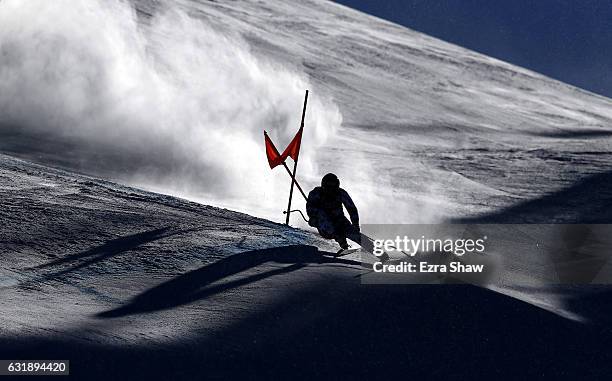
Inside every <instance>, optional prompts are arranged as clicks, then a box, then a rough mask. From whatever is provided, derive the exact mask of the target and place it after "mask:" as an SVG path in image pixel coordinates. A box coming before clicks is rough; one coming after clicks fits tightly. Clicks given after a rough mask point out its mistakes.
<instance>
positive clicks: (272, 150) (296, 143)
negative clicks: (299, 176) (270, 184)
mask: <svg viewBox="0 0 612 381" xmlns="http://www.w3.org/2000/svg"><path fill="white" fill-rule="evenodd" d="M303 129H304V127H300V129H299V130H298V132H297V134H295V136H294V137H293V140H291V143H289V145H288V146H287V148H285V150H284V151H283V153H282V154H279V153H278V150H277V149H276V147H275V146H274V143H272V140H271V139H270V137H269V136H268V133H267V132H266V131H264V138H265V140H266V156H267V157H268V164H270V168H274V167H276V166H277V165H279V164H282V163H283V162H284V161H285V160H287V158H288V157H291V158H292V159H293V160H294V161H296V160H297V159H298V156H299V154H300V145H301V144H302V130H303Z"/></svg>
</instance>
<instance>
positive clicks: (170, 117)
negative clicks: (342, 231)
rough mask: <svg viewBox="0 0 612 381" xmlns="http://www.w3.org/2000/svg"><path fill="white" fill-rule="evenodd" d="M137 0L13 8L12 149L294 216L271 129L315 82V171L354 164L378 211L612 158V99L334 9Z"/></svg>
mask: <svg viewBox="0 0 612 381" xmlns="http://www.w3.org/2000/svg"><path fill="white" fill-rule="evenodd" d="M133 4H134V5H135V6H136V10H137V11H134V10H130V8H129V7H126V6H121V5H117V4H116V3H115V2H98V1H93V0H92V1H77V2H72V1H64V0H62V1H57V2H53V3H48V2H44V1H38V2H36V1H32V2H28V3H23V2H16V1H3V3H2V9H1V10H0V16H2V15H3V16H4V18H3V20H2V21H3V22H2V23H0V24H1V25H3V27H2V29H0V37H1V38H0V41H3V43H2V50H3V52H5V54H4V57H5V59H4V63H5V65H4V69H3V71H2V73H1V75H2V81H0V84H1V85H0V86H2V88H0V90H1V91H0V94H2V95H1V96H0V110H2V113H0V115H1V116H0V118H1V119H0V133H1V134H2V139H0V148H1V149H2V150H4V151H5V152H11V153H13V154H18V155H21V156H23V157H28V158H31V159H34V160H38V161H40V162H47V163H50V162H53V163H55V164H59V165H62V166H65V167H69V168H77V169H79V170H81V171H84V172H86V173H90V174H95V175H100V176H104V177H107V178H110V179H115V180H118V181H121V182H123V183H129V184H131V185H135V186H138V187H145V188H147V189H152V190H155V191H158V192H162V193H167V194H172V195H177V196H181V197H185V198H189V199H191V200H196V201H202V202H204V203H206V204H213V205H221V206H228V207H232V208H233V209H237V210H242V211H246V212H250V213H252V214H255V215H259V216H265V217H268V218H273V219H275V220H278V221H281V220H282V219H283V218H282V215H281V214H279V210H281V209H282V208H283V207H284V204H283V202H281V200H283V199H284V198H285V197H286V195H287V192H288V190H287V188H288V185H287V176H286V174H285V173H284V171H282V170H277V171H273V172H270V170H269V169H268V168H267V165H266V163H265V158H264V157H263V150H262V148H263V147H262V140H263V139H262V136H261V135H262V130H263V129H267V130H268V131H269V132H270V134H271V136H272V137H273V139H275V141H276V142H277V144H278V145H280V146H282V145H284V144H286V143H287V142H288V141H289V139H290V138H291V136H292V134H294V133H295V131H296V129H297V126H298V123H299V117H300V111H301V102H302V96H303V91H304V88H306V87H308V88H310V90H311V99H310V100H311V102H310V108H309V110H308V112H307V116H306V136H305V140H304V146H303V152H302V153H303V157H302V161H301V164H300V175H299V178H300V181H302V182H303V184H304V187H305V188H311V187H313V186H314V185H316V184H317V183H318V181H319V179H320V178H321V176H322V175H323V174H325V173H326V172H328V171H333V172H336V173H337V174H338V175H339V176H340V178H341V180H342V182H343V184H344V185H345V187H346V188H347V189H348V190H349V191H350V192H351V194H352V195H354V198H355V199H356V200H357V204H358V206H359V207H360V208H361V210H362V214H363V218H362V220H363V222H366V223H381V222H384V223H390V222H404V223H418V222H439V221H441V220H443V219H447V218H454V217H463V216H465V215H468V214H469V215H474V214H479V213H487V212H492V211H495V210H497V209H499V208H501V207H507V206H511V205H513V204H515V203H517V202H520V201H524V200H527V199H532V198H537V197H541V196H543V195H545V194H547V193H549V192H554V191H557V190H561V189H563V188H565V187H569V186H571V185H572V184H573V183H575V182H576V181H579V180H580V179H581V178H583V177H585V176H588V175H591V174H594V173H598V172H602V171H604V170H605V167H606V166H607V164H608V163H609V162H610V154H609V151H610V141H611V140H610V138H611V132H612V130H611V129H610V121H611V120H612V111H611V110H612V108H611V107H610V106H611V101H610V100H609V99H606V98H604V97H600V96H596V95H594V94H591V93H588V92H585V91H582V90H580V89H576V88H574V87H572V86H569V85H566V84H563V83H560V82H558V81H554V80H552V79H550V78H547V77H544V76H542V75H539V74H537V73H533V72H530V71H528V70H525V69H522V68H519V67H515V66H512V65H509V64H507V63H504V62H501V61H498V60H495V59H492V58H490V57H486V56H483V55H481V54H477V53H475V52H472V51H469V50H466V49H463V48H460V47H457V46H454V45H451V44H448V43H445V42H442V41H440V40H437V39H434V38H431V37H428V36H426V35H423V34H420V33H417V32H414V31H411V30H409V29H406V28H403V27H400V26H397V25H394V24H391V23H388V22H385V21H383V20H380V19H377V18H374V17H371V16H368V15H365V14H362V13H359V12H356V11H353V10H350V9H348V8H345V7H343V6H340V5H337V4H334V3H333V2H328V1H320V0H308V1H301V2H299V3H296V2H293V1H262V2H253V1H242V0H238V1H188V0H181V1H173V2H166V1H145V0H138V1H134V3H133ZM34 15H39V16H40V17H35V16H34ZM59 18H61V19H62V20H63V22H62V23H51V22H49V20H52V19H59ZM22 20H28V22H27V23H24V22H22ZM37 47H44V48H37ZM57 56H59V57H61V59H59V60H58V59H55V57H57ZM80 62H87V65H81V64H80ZM43 63H44V65H43ZM67 78H73V79H74V80H66V79H67ZM60 153H61V154H60ZM389 199H393V213H392V214H389V213H387V211H388V209H389V207H388V206H389ZM296 202H297V203H298V205H301V204H300V203H301V202H302V200H299V199H298V200H296ZM569 220H571V219H569Z"/></svg>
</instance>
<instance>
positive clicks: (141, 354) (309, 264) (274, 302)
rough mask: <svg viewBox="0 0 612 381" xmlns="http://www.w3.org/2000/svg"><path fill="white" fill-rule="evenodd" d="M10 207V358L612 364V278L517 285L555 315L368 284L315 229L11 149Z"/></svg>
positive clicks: (547, 367) (130, 369) (332, 373)
mask: <svg viewBox="0 0 612 381" xmlns="http://www.w3.org/2000/svg"><path fill="white" fill-rule="evenodd" d="M0 206H1V208H0V215H1V216H2V222H3V225H2V229H0V242H1V243H2V245H1V246H0V289H1V294H0V295H1V296H0V327H1V328H0V335H1V336H2V339H1V343H2V344H0V357H2V358H6V359H10V358H22V359H26V358H30V359H34V358H36V359H70V361H71V374H72V376H73V377H75V378H77V379H110V378H112V379H201V378H206V379H209V378H228V377H237V378H244V379H262V378H265V379H269V378H279V377H280V378H292V379H306V378H312V377H317V378H337V377H340V376H341V377H349V378H355V377H360V378H363V377H368V378H381V377H394V378H397V377H406V376H414V377H430V376H431V374H432V372H434V373H435V374H437V375H441V376H451V375H454V376H458V377H468V376H471V377H476V376H479V377H488V376H490V375H491V374H498V372H503V374H504V375H505V376H507V377H518V376H519V375H520V376H525V375H527V376H528V377H530V378H536V377H542V376H545V377H581V378H584V379H598V378H601V377H605V375H606V374H608V372H609V364H610V357H609V356H610V352H609V351H608V350H607V348H609V345H610V343H611V342H612V335H611V334H610V330H609V328H608V322H609V316H610V311H609V308H608V307H607V306H608V305H609V303H607V300H609V291H608V289H605V288H595V289H592V288H591V289H588V290H587V289H584V288H581V289H579V290H571V289H570V290H562V289H557V290H552V291H553V292H557V293H560V294H559V295H561V296H562V297H563V298H561V299H560V298H559V295H557V294H554V293H552V294H551V293H549V294H546V291H547V290H541V289H536V288H532V289H529V290H527V292H525V291H524V290H520V289H518V290H514V292H515V293H517V295H518V297H519V299H523V300H525V299H526V298H527V297H529V298H531V300H529V301H530V303H533V304H535V305H538V306H540V307H544V308H546V309H548V310H549V311H554V312H556V313H557V314H551V313H550V312H548V311H546V310H545V309H542V308H538V307H535V306H533V305H531V304H530V303H524V302H523V301H520V300H519V299H514V298H510V297H507V296H504V295H502V294H500V293H496V292H491V291H489V290H486V289H482V288H478V287H475V286H469V285H463V286H461V285H454V286H450V285H447V286H439V285H438V286H432V285H430V286H427V285H411V286H407V285H362V284H361V282H360V278H359V276H360V275H361V274H362V273H363V272H364V269H363V267H362V264H361V262H360V261H359V256H358V255H356V254H354V255H351V256H347V257H343V258H333V257H331V256H329V255H328V253H329V252H330V251H331V250H333V247H331V246H329V243H328V242H325V241H322V240H321V239H319V238H318V237H316V236H314V235H312V234H310V233H307V232H304V231H302V230H298V229H294V228H290V227H286V226H284V225H280V224H276V223H272V222H270V221H267V220H262V219H258V218H255V217H251V216H248V215H245V214H241V213H237V212H233V211H229V210H223V209H217V208H213V207H209V206H202V205H200V204H196V203H193V202H189V201H186V200H181V199H177V198H173V197H169V196H164V195H160V194H154V193H148V192H145V191H141V190H138V189H134V188H129V187H125V186H121V185H117V184H114V183H110V182H108V181H104V180H99V179H95V178H93V177H88V176H82V175H76V174H74V173H70V172H67V171H63V170H58V169H53V168H49V167H45V166H41V165H37V164H32V163H29V162H27V161H23V160H20V159H15V158H12V157H10V156H5V155H2V156H0ZM498 291H499V290H498ZM510 291H512V290H510ZM548 291H550V290H548ZM587 291H588V292H587ZM502 292H504V293H510V292H509V289H505V290H502ZM517 295H513V296H517ZM560 300H562V301H563V303H559V301H560ZM561 316H565V317H572V316H580V318H582V321H583V322H577V321H574V320H570V319H566V318H565V317H561ZM585 319H588V323H585V321H586V320H585ZM551 343H554V344H551ZM578 343H579V344H578ZM534 353H537V356H534V355H533V354H534ZM568 356H569V357H571V358H572V359H573V361H571V362H568V361H567V360H566V359H567V358H568Z"/></svg>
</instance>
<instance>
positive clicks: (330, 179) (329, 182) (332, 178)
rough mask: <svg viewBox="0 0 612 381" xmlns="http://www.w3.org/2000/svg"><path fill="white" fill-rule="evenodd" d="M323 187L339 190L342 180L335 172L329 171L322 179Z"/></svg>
mask: <svg viewBox="0 0 612 381" xmlns="http://www.w3.org/2000/svg"><path fill="white" fill-rule="evenodd" d="M321 187H322V188H323V189H324V190H328V191H334V190H338V189H339V188H340V180H338V176H336V175H334V174H333V173H328V174H327V175H325V176H323V179H321Z"/></svg>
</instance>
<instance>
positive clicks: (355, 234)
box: [306, 173, 362, 252]
mask: <svg viewBox="0 0 612 381" xmlns="http://www.w3.org/2000/svg"><path fill="white" fill-rule="evenodd" d="M342 206H344V207H345V208H346V210H347V211H348V214H349V217H350V218H351V220H350V221H349V220H348V219H347V218H346V216H345V215H344V211H343V210H342ZM306 213H307V214H308V217H309V218H310V221H309V222H308V224H309V225H310V226H312V227H315V228H317V230H318V231H319V234H321V237H323V238H327V239H334V240H336V242H338V244H339V245H340V247H341V248H342V249H341V250H340V251H339V252H341V251H343V250H347V249H348V248H349V244H348V242H347V241H346V239H347V238H349V239H350V240H352V241H354V242H357V243H359V244H361V242H362V240H361V234H360V228H359V212H358V211H357V207H356V206H355V203H353V200H351V197H350V196H349V194H348V193H347V192H346V191H345V190H344V189H342V188H340V180H338V177H337V176H336V175H334V174H333V173H328V174H327V175H325V176H323V179H322V180H321V186H320V187H316V188H314V189H313V190H312V191H310V193H309V194H308V200H307V201H306Z"/></svg>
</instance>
